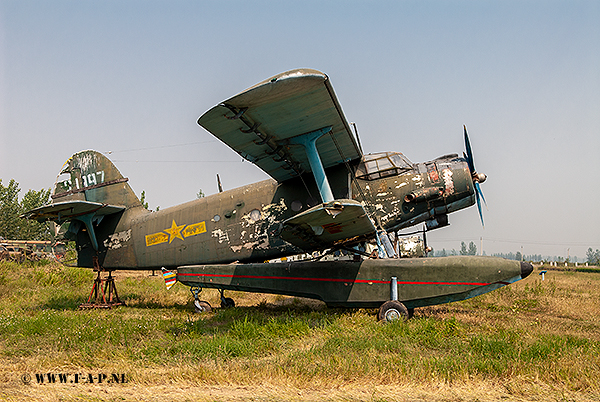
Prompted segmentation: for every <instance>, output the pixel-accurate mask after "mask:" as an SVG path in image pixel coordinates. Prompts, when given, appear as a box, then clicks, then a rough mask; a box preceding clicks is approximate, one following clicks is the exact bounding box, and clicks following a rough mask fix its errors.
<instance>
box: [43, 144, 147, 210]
mask: <svg viewBox="0 0 600 402" xmlns="http://www.w3.org/2000/svg"><path fill="white" fill-rule="evenodd" d="M127 180H128V179H127V178H125V177H123V176H122V175H121V172H119V169H117V168H116V166H115V165H114V164H113V163H112V162H111V161H110V160H109V159H108V158H107V157H105V156H104V155H102V154H101V153H100V152H97V151H91V150H90V151H81V152H78V153H76V154H74V155H73V156H71V157H70V158H69V159H68V160H67V161H66V162H65V163H64V165H63V167H62V169H61V171H60V173H59V175H58V177H57V179H56V184H55V186H54V192H53V194H52V202H53V203H57V202H66V201H88V202H97V203H102V204H109V205H117V206H122V207H125V208H131V207H134V206H140V205H142V204H141V202H140V200H139V199H138V197H137V196H136V195H135V193H134V192H133V190H132V189H131V187H130V186H129V184H127Z"/></svg>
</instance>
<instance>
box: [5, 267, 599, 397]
mask: <svg viewBox="0 0 600 402" xmlns="http://www.w3.org/2000/svg"><path fill="white" fill-rule="evenodd" d="M547 278H549V279H547V280H546V281H544V282H542V281H541V280H539V279H538V278H536V277H534V276H532V278H530V279H528V280H527V281H524V282H523V283H517V284H514V285H512V286H510V287H505V288H502V289H500V290H498V291H495V292H492V293H490V294H487V295H484V296H482V297H479V298H475V299H471V300H468V301H465V302H461V303H453V304H450V305H442V306H434V307H429V308H423V309H418V310H417V312H416V314H415V317H414V318H413V319H411V320H409V321H408V322H395V323H391V324H382V323H379V322H377V321H376V318H375V310H356V309H354V310H350V309H347V310H345V309H326V308H324V307H323V306H318V305H317V308H315V307H314V306H315V303H314V302H305V301H303V300H301V299H293V298H282V297H273V296H265V295H259V296H257V295H246V294H243V293H237V292H234V293H230V294H229V295H230V296H233V297H234V298H235V299H236V302H237V304H238V305H239V307H236V308H233V309H215V310H214V312H213V313H209V314H200V315H199V314H195V313H194V312H193V309H192V308H191V306H190V301H191V295H190V294H189V292H188V290H187V289H186V288H184V287H183V286H181V285H177V286H175V287H174V288H173V289H171V291H167V290H166V289H165V288H164V284H163V282H162V279H161V277H160V276H155V277H152V276H149V275H148V274H147V273H131V274H123V273H118V274H117V284H118V286H119V292H120V295H121V298H122V299H124V300H125V302H126V303H127V304H128V306H127V307H122V308H117V309H113V310H108V311H107V310H78V309H77V306H78V305H79V304H80V303H81V302H83V301H85V298H86V297H87V295H88V293H89V290H90V287H91V282H92V280H93V274H92V273H91V272H90V271H89V270H84V269H78V268H67V267H62V266H58V265H54V264H39V263H38V264H32V263H28V264H25V265H17V264H12V263H6V262H0V296H1V299H0V364H1V365H2V366H3V367H13V368H14V367H22V366H23V364H24V362H25V364H26V366H27V367H29V368H30V369H31V370H39V371H48V370H53V369H56V368H57V367H70V368H73V369H95V370H98V369H103V370H107V371H110V370H112V371H119V370H125V371H127V373H128V375H129V377H130V378H131V381H132V382H134V383H139V384H162V383H177V382H182V383H194V384H215V385H219V384H245V385H248V384H249V385H252V384H262V383H265V382H271V383H285V384H290V385H293V386H297V387H306V386H316V385H318V384H320V385H321V386H327V387H331V386H335V385H338V386H339V385H344V384H357V383H363V384H364V383H369V384H390V383H392V384H406V383H432V384H433V383H438V382H440V381H441V382H444V383H462V382H465V381H476V380H481V381H492V382H498V381H500V382H502V381H504V382H506V381H511V383H514V382H515V381H516V382H517V383H519V384H530V383H532V382H533V381H535V382H541V383H544V384H552V387H554V388H556V389H559V390H563V391H569V392H581V393H585V394H594V393H598V392H600V386H599V383H600V382H599V381H598V380H597V378H600V357H599V356H600V318H599V317H600V303H599V302H600V280H599V278H600V276H598V275H597V274H589V273H553V274H552V275H547ZM202 296H203V297H204V298H205V299H208V300H209V301H210V302H211V303H212V304H213V305H218V293H217V292H216V291H204V294H202ZM257 297H258V298H259V299H257ZM157 372H161V373H162V374H161V375H160V376H157V375H156V373H157ZM3 375H4V376H8V375H9V373H7V372H5V373H4V374H3ZM0 377H1V375H0ZM517 388H518V387H517ZM561 392H562V391H561Z"/></svg>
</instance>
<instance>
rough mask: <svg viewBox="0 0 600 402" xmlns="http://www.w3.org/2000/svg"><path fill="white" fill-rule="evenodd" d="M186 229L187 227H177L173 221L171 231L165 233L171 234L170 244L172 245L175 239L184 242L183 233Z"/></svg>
mask: <svg viewBox="0 0 600 402" xmlns="http://www.w3.org/2000/svg"><path fill="white" fill-rule="evenodd" d="M184 227H185V225H179V226H177V224H176V223H175V219H173V224H171V229H165V232H167V233H168V234H170V236H169V243H171V242H172V241H173V239H175V238H178V239H181V240H183V236H182V235H181V231H182V230H183V228H184Z"/></svg>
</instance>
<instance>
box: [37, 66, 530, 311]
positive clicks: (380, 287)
mask: <svg viewBox="0 0 600 402" xmlns="http://www.w3.org/2000/svg"><path fill="white" fill-rule="evenodd" d="M198 124H199V125H200V126H202V127H203V128H205V129H206V130H207V131H209V132H210V133H211V134H212V135H214V136H215V137H217V138H218V139H219V140H221V141H222V142H224V143H225V144H227V145H228V146H229V147H230V148H232V149H233V150H235V151H236V152H237V153H238V154H239V155H240V156H241V157H242V158H244V159H245V160H247V161H249V162H252V163H253V164H255V165H256V166H258V167H259V168H260V169H262V170H263V171H264V172H265V173H267V174H268V175H269V176H270V177H271V178H270V179H267V180H264V181H261V182H259V183H255V184H250V185H247V186H244V187H240V188H236V189H233V190H228V191H220V192H218V193H216V194H213V195H209V196H207V197H204V198H200V199H196V200H193V201H190V202H188V203H185V204H182V205H178V206H174V207H171V208H167V209H164V210H160V211H155V212H153V211H149V210H147V209H146V208H144V207H143V206H142V204H141V202H140V200H139V199H138V197H137V196H136V195H135V193H134V192H133V190H132V189H131V187H130V185H129V183H128V179H127V178H125V177H123V176H122V175H121V173H120V172H119V170H118V169H117V168H116V167H115V166H114V165H113V164H112V163H111V162H110V161H109V160H108V159H107V158H106V157H105V156H104V155H103V154H101V153H99V152H96V151H91V150H88V151H82V152H78V153H76V154H74V155H73V156H72V157H70V158H69V159H68V160H67V161H66V162H65V164H64V165H63V167H62V169H61V171H60V173H59V176H58V178H57V181H56V184H55V186H54V191H53V194H52V202H51V203H50V204H49V205H46V206H43V207H40V208H36V209H34V210H32V211H29V212H28V213H26V214H25V216H26V217H28V218H30V219H37V220H38V221H54V222H57V223H59V224H62V223H64V222H67V221H68V222H70V223H69V226H68V230H67V232H66V234H65V237H66V238H67V239H71V240H74V241H75V242H76V247H77V256H78V257H77V265H78V266H80V267H90V268H94V269H95V270H97V271H98V277H97V279H96V281H95V284H94V288H93V291H92V293H93V295H94V297H95V299H96V302H97V303H99V304H100V305H107V306H110V305H114V304H119V303H120V300H119V299H118V294H116V288H115V287H114V280H112V277H111V272H112V271H114V270H120V269H125V270H131V269H143V270H154V269H162V270H163V272H164V275H165V280H166V281H167V283H168V284H172V283H174V282H180V283H182V284H184V285H187V286H189V287H190V289H191V291H192V294H193V295H194V299H195V305H196V308H197V309H198V310H200V311H206V310H209V309H211V306H210V305H208V303H206V302H203V301H201V300H200V299H199V296H198V295H199V292H200V290H201V289H202V288H214V289H219V290H220V291H221V305H222V306H223V307H227V306H233V305H234V304H235V303H234V301H233V300H232V299H231V298H228V297H225V296H224V291H225V290H239V291H248V292H262V293H274V294H283V295H291V296H299V297H307V298H313V299H318V300H322V301H324V302H325V303H326V304H327V305H328V306H345V307H372V308H377V307H379V308H380V311H379V317H380V319H385V320H392V319H397V318H401V317H409V316H410V315H412V313H413V311H414V308H416V307H421V306H427V305H432V304H439V303H447V302H451V301H456V300H463V299H467V298H470V297H473V296H477V295H479V294H482V293H485V292H489V291H491V290H494V289H497V288H499V287H502V286H505V285H508V284H510V283H512V282H515V281H517V280H520V279H522V278H524V277H526V276H527V275H529V273H531V271H532V266H531V265H530V264H527V263H524V262H518V261H509V260H505V259H501V258H492V257H475V256H469V257H467V256H454V257H443V258H429V257H425V258H408V259H405V258H397V257H398V255H397V251H396V250H395V247H394V245H393V242H392V241H391V240H390V237H392V238H394V237H395V236H390V234H391V233H397V232H398V231H399V230H401V229H404V228H407V227H411V226H415V225H417V224H420V223H424V225H425V228H426V230H432V229H436V228H440V227H443V226H446V225H448V214H449V213H451V212H454V211H458V210H460V209H463V208H467V207H469V206H472V205H474V204H475V203H477V205H478V208H479V214H480V216H481V200H483V201H484V202H485V200H484V199H483V195H482V193H481V188H480V186H479V184H480V183H482V182H483V181H484V180H485V179H486V176H485V175H484V174H482V173H478V172H476V171H475V166H474V163H473V154H472V151H471V146H470V143H469V138H468V135H467V130H466V127H464V138H465V146H466V150H465V153H464V154H463V156H459V155H458V154H449V155H445V156H442V157H439V158H437V159H434V160H431V161H429V162H425V163H413V162H411V161H410V160H409V159H408V158H407V157H406V156H404V155H403V154H402V153H400V152H382V153H374V154H364V153H363V152H362V150H361V146H360V141H359V139H358V133H357V132H356V131H355V132H353V131H352V130H351V127H350V124H349V123H348V121H347V120H346V118H345V116H344V113H343V111H342V108H341V106H340V104H339V102H338V100H337V97H336V95H335V93H334V90H333V87H332V85H331V82H330V80H329V78H328V76H327V75H325V74H324V73H322V72H319V71H316V70H311V69H296V70H292V71H287V72H284V73H281V74H278V75H276V76H274V77H271V78H269V79H267V80H265V81H262V82H260V83H258V84H256V85H254V86H252V87H250V88H248V89H246V90H245V91H243V92H241V93H240V94H238V95H235V96H233V97H231V98H229V99H227V100H225V101H223V102H222V103H219V104H218V105H216V106H215V107H213V108H212V109H210V110H208V111H207V112H206V113H204V114H203V115H202V116H200V118H199V119H198ZM481 219H482V224H483V218H482V216H481ZM366 244H373V245H374V246H375V247H376V250H377V252H375V253H373V254H369V253H367V252H366V251H365V249H366V247H365V245H366ZM340 251H341V252H343V253H344V254H347V255H350V256H351V258H346V259H338V260H323V259H322V258H321V259H319V258H314V259H308V260H302V261H287V262H280V263H272V262H268V261H269V260H273V259H277V258H281V257H287V256H292V255H298V254H302V253H305V254H306V253H308V254H310V253H314V252H319V255H321V256H322V255H323V254H327V253H328V252H340ZM101 271H107V272H108V278H107V279H101V276H100V272H101ZM107 289H108V294H109V295H108V296H107ZM113 291H114V292H113ZM113 296H114V300H113ZM107 297H108V299H109V300H107ZM92 298H93V297H92V295H90V300H88V302H91V301H92Z"/></svg>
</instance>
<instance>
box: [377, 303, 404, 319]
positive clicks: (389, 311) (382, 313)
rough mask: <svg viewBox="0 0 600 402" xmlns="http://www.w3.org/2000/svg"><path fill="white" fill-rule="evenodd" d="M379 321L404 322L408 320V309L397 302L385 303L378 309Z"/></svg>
mask: <svg viewBox="0 0 600 402" xmlns="http://www.w3.org/2000/svg"><path fill="white" fill-rule="evenodd" d="M378 317H379V321H385V322H392V321H398V320H402V321H406V320H408V318H409V314H408V309H407V308H406V306H405V305H404V304H402V303H400V302H399V301H398V300H389V301H386V302H385V303H383V304H382V305H381V307H379V315H378Z"/></svg>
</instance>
